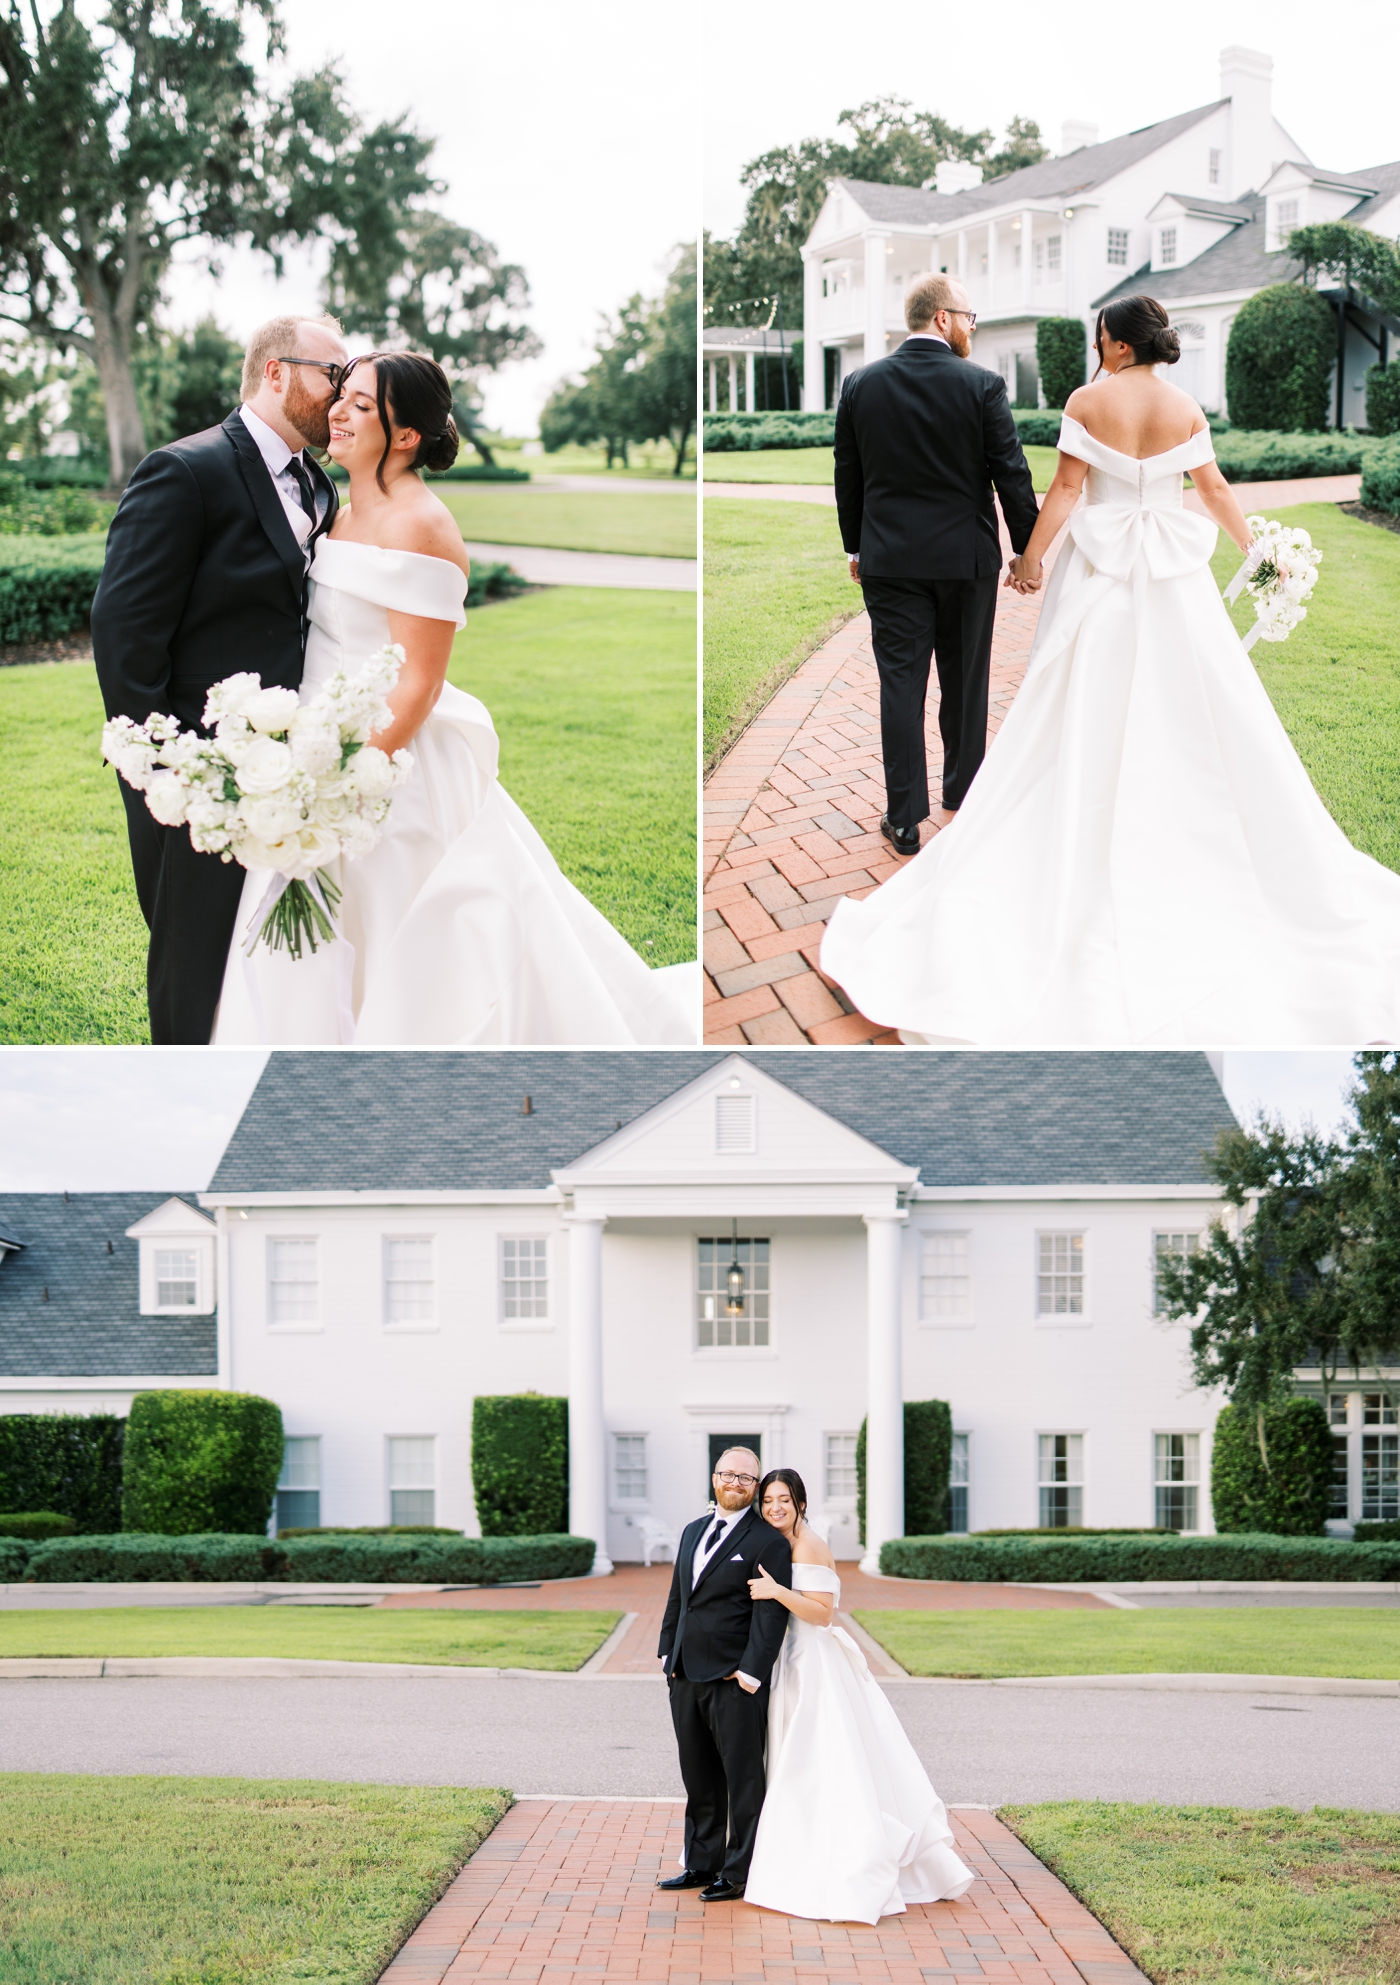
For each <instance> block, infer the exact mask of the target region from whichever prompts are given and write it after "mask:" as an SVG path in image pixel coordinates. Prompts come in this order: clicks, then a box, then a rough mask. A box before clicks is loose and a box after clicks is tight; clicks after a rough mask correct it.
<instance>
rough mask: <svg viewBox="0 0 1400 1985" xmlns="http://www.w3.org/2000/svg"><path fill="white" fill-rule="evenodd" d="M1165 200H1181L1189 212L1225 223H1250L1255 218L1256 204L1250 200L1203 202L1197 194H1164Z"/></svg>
mask: <svg viewBox="0 0 1400 1985" xmlns="http://www.w3.org/2000/svg"><path fill="white" fill-rule="evenodd" d="M1162 197H1163V199H1165V200H1179V201H1180V202H1181V204H1182V206H1183V207H1185V208H1186V209H1187V210H1188V212H1190V213H1193V214H1205V215H1206V216H1208V217H1210V218H1215V219H1219V220H1223V221H1248V220H1253V218H1254V202H1253V200H1252V199H1249V200H1202V199H1200V198H1199V197H1198V196H1197V195H1196V194H1195V193H1164V194H1163V196H1162Z"/></svg>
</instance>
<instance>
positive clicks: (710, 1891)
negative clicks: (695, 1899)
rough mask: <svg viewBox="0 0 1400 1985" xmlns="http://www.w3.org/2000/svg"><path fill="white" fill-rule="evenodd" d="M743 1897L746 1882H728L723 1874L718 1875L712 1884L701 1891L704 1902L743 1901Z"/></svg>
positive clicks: (701, 1898)
mask: <svg viewBox="0 0 1400 1985" xmlns="http://www.w3.org/2000/svg"><path fill="white" fill-rule="evenodd" d="M743 1899H744V1884H743V1883H742V1882H727V1881H726V1880H725V1879H724V1876H723V1875H716V1876H715V1878H714V1880H713V1881H712V1882H711V1883H710V1886H709V1887H708V1888H705V1889H701V1891H700V1900H701V1901H702V1902H742V1901H743Z"/></svg>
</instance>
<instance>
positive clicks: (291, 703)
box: [238, 689, 301, 735]
mask: <svg viewBox="0 0 1400 1985" xmlns="http://www.w3.org/2000/svg"><path fill="white" fill-rule="evenodd" d="M300 708H301V704H300V702H299V700H298V698H297V693H296V691H295V690H294V689H264V690H260V691H259V693H258V694H257V695H256V696H250V697H249V699H248V701H247V702H246V703H244V704H243V706H242V708H241V709H240V710H239V713H238V714H239V715H240V716H241V717H243V718H244V719H245V720H246V721H247V722H248V723H250V724H251V725H252V726H253V729H254V730H255V731H261V732H263V733H264V735H266V734H268V733H269V732H272V731H285V730H286V728H287V726H288V724H290V723H291V721H292V719H293V717H295V715H296V713H297V711H298V710H299V709H300Z"/></svg>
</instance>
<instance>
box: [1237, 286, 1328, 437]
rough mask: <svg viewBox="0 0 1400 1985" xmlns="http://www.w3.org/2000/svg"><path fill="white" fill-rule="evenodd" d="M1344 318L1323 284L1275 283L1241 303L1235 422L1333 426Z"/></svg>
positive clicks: (1294, 429) (1304, 428)
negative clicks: (1319, 287)
mask: <svg viewBox="0 0 1400 1985" xmlns="http://www.w3.org/2000/svg"><path fill="white" fill-rule="evenodd" d="M1336 356H1337V320H1336V317H1335V316H1334V314H1333V311H1332V306H1331V304H1330V303H1328V302H1326V301H1325V300H1324V299H1323V298H1322V297H1320V296H1319V295H1318V293H1317V291H1316V290H1314V289H1305V288H1303V287H1302V285H1300V284H1298V283H1274V284H1272V285H1271V286H1270V287H1269V288H1268V289H1261V290H1258V291H1256V293H1255V294H1254V295H1253V296H1252V297H1250V298H1249V300H1248V301H1247V302H1246V303H1242V304H1241V305H1240V310H1239V315H1238V316H1237V317H1236V319H1235V321H1234V323H1233V324H1232V325H1231V326H1230V342H1229V346H1228V348H1227V350H1226V354H1225V397H1226V399H1227V401H1228V402H1229V410H1230V424H1231V426H1232V427H1252V428H1259V427H1276V428H1282V429H1283V430H1284V431H1285V432H1287V433H1303V434H1306V433H1309V432H1310V431H1312V430H1313V429H1315V428H1322V427H1325V426H1326V425H1327V401H1328V381H1329V376H1330V374H1331V370H1332V366H1333V363H1334V361H1335V359H1336Z"/></svg>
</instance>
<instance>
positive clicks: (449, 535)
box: [380, 487, 467, 572]
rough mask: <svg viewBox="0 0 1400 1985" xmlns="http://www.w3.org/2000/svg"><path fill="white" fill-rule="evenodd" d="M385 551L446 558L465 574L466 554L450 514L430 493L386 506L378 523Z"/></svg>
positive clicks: (418, 493)
mask: <svg viewBox="0 0 1400 1985" xmlns="http://www.w3.org/2000/svg"><path fill="white" fill-rule="evenodd" d="M380 542H381V543H382V545H383V546H384V549H385V550H386V551H412V552H417V553H418V555H419V556H420V557H421V558H445V559H446V560H447V561H448V562H449V564H452V565H460V566H461V568H462V570H463V571H464V572H465V571H466V570H467V554H466V550H465V548H464V546H463V544H462V533H461V532H460V531H459V530H458V528H457V524H456V521H455V519H454V518H453V515H452V512H451V511H450V510H449V509H448V508H447V505H446V504H445V503H443V502H441V501H440V500H439V499H438V498H437V497H436V496H434V495H433V493H432V491H431V490H430V489H423V488H421V487H420V488H419V489H417V490H415V491H414V492H413V493H412V496H411V498H408V499H405V500H401V501H396V502H394V503H391V504H389V505H388V506H386V510H385V513H384V515H383V518H382V522H381V523H380Z"/></svg>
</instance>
